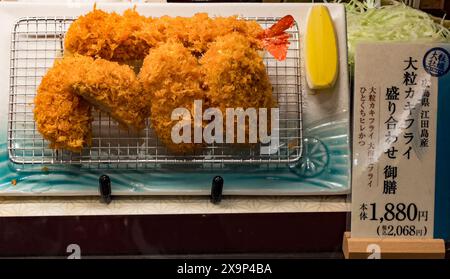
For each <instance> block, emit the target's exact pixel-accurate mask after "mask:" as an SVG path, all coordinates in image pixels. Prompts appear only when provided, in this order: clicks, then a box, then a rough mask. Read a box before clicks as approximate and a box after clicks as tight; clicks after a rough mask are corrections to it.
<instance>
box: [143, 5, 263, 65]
mask: <svg viewBox="0 0 450 279" xmlns="http://www.w3.org/2000/svg"><path fill="white" fill-rule="evenodd" d="M231 32H238V33H240V34H242V35H244V36H246V37H248V38H249V41H250V42H251V44H252V47H258V48H260V47H262V45H261V42H260V40H258V39H257V36H258V34H260V33H261V32H263V29H262V27H261V26H260V25H259V24H258V23H257V22H256V21H253V20H244V19H238V18H237V17H236V16H230V17H216V18H210V17H209V16H208V14H207V13H197V14H195V15H194V16H192V17H170V16H163V17H160V18H154V19H153V20H152V22H151V23H150V24H148V25H145V26H144V28H143V29H142V31H140V32H137V36H139V37H141V38H142V39H144V40H145V41H146V42H147V44H149V45H153V46H154V45H158V43H161V42H162V41H168V40H178V41H179V42H181V43H182V44H183V45H184V46H185V47H186V48H187V49H189V50H190V51H191V52H192V53H193V54H194V55H195V56H201V55H202V54H203V53H205V52H206V51H207V50H208V46H209V44H210V43H212V42H214V41H215V40H216V38H218V37H221V36H223V35H226V34H229V33H231Z"/></svg>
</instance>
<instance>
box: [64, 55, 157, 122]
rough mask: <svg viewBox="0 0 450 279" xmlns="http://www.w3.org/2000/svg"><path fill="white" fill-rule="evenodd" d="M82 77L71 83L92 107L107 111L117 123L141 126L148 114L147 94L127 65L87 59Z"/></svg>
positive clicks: (76, 91)
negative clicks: (143, 92)
mask: <svg viewBox="0 0 450 279" xmlns="http://www.w3.org/2000/svg"><path fill="white" fill-rule="evenodd" d="M91 61H92V62H91V64H90V65H89V66H88V68H87V69H86V73H85V77H84V78H83V79H82V80H79V81H77V82H76V83H74V85H73V88H74V89H75V93H77V94H78V95H79V96H81V97H83V98H84V99H85V100H87V101H88V102H89V103H91V104H93V105H94V106H95V107H97V108H99V109H101V110H103V111H105V112H108V113H109V114H110V115H111V117H112V118H114V119H115V120H117V121H118V122H119V123H120V124H122V125H124V126H127V127H129V128H133V129H135V130H141V129H143V128H145V120H146V119H147V117H148V116H149V110H150V105H149V103H150V101H149V98H148V97H149V95H148V94H142V87H141V83H140V82H139V81H138V79H137V77H136V74H135V73H134V71H133V70H132V69H131V68H130V67H129V66H127V65H119V64H118V63H117V62H111V61H107V60H104V59H100V58H99V59H95V60H93V59H92V60H91Z"/></svg>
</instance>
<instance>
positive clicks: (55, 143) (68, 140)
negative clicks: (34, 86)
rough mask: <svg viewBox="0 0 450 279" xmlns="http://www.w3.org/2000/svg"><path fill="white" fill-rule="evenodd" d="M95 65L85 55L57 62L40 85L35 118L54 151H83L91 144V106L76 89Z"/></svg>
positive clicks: (35, 103) (35, 101)
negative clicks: (55, 149) (62, 149)
mask: <svg viewBox="0 0 450 279" xmlns="http://www.w3.org/2000/svg"><path fill="white" fill-rule="evenodd" d="M91 65H92V59H91V58H89V57H84V56H76V57H67V58H64V59H60V60H56V61H55V64H54V65H53V67H52V68H51V69H50V70H49V71H48V72H47V74H46V75H45V76H44V78H43V79H42V82H41V84H40V85H39V88H38V90H37V94H36V98H35V100H34V105H35V108H34V118H35V120H36V124H37V129H38V131H39V132H40V133H41V134H42V135H43V137H44V138H46V139H48V140H49V141H50V142H51V147H52V148H65V149H68V150H71V151H75V152H79V151H80V150H81V149H82V147H83V146H85V145H89V144H90V142H91V136H92V131H91V122H92V118H91V106H90V104H89V103H88V102H87V101H85V100H84V99H83V98H81V97H79V96H78V95H76V94H74V90H73V85H74V84H76V83H77V82H80V81H81V80H83V76H84V75H85V72H86V71H87V69H88V68H89V67H90V66H91Z"/></svg>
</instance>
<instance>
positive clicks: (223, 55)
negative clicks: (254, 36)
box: [200, 32, 276, 142]
mask: <svg viewBox="0 0 450 279" xmlns="http://www.w3.org/2000/svg"><path fill="white" fill-rule="evenodd" d="M200 64H201V65H202V72H203V74H204V76H205V79H204V84H205V86H206V88H207V98H208V100H209V104H210V106H211V107H217V108H220V110H221V111H222V114H223V117H224V124H226V121H227V119H226V109H227V108H243V109H244V110H245V109H247V108H255V109H256V110H258V109H259V108H267V109H268V112H269V113H270V108H273V107H275V106H276V101H275V99H274V98H273V97H272V85H271V84H270V81H269V76H268V75H267V72H266V67H265V65H264V63H263V59H262V57H261V56H260V54H259V53H258V51H257V50H256V49H255V48H252V47H251V41H250V40H248V39H247V38H246V37H245V36H243V35H241V34H239V33H237V32H233V33H230V34H228V35H225V36H222V37H219V38H217V39H216V41H215V42H214V43H212V44H211V45H210V47H209V49H208V51H207V52H206V53H205V55H204V56H203V57H202V58H201V59H200ZM233 122H234V123H235V125H234V126H235V127H236V123H237V119H236V118H235V119H234V121H233ZM248 128H249V125H246V129H245V130H246V137H248V133H249V129H248ZM224 129H225V127H224ZM224 131H225V130H224ZM236 136H237V133H235V137H236ZM235 142H237V140H236V138H235Z"/></svg>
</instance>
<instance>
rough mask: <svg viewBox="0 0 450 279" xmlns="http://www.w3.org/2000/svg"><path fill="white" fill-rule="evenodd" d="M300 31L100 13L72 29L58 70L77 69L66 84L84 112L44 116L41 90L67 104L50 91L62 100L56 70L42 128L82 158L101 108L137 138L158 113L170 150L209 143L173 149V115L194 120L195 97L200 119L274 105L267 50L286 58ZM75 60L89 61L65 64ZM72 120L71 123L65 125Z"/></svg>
mask: <svg viewBox="0 0 450 279" xmlns="http://www.w3.org/2000/svg"><path fill="white" fill-rule="evenodd" d="M293 24H294V20H293V18H292V17H291V16H287V17H285V18H283V19H282V20H280V21H279V22H278V23H276V24H274V25H273V26H271V27H270V28H269V29H267V30H264V29H263V28H262V27H261V25H259V24H258V23H257V22H256V21H252V20H243V19H238V18H237V17H217V18H210V17H208V15H207V14H205V13H199V14H196V15H194V16H192V17H169V16H163V17H160V18H150V17H144V16H141V15H139V14H138V13H137V12H136V11H135V10H127V11H125V12H124V14H123V15H119V14H117V13H114V12H113V13H107V12H104V11H101V10H98V9H96V8H95V7H94V10H93V11H91V12H90V13H88V14H86V15H84V16H81V17H79V18H78V19H77V20H76V21H75V22H73V23H72V25H71V26H70V28H69V30H68V32H67V34H66V36H65V41H64V45H65V53H64V57H63V58H62V59H61V62H57V64H56V65H58V66H56V65H55V67H58V69H60V71H67V72H68V73H71V72H72V71H73V73H74V74H71V75H70V77H68V78H65V77H59V78H60V79H61V82H63V84H64V85H65V86H64V96H65V98H69V99H73V100H76V101H77V102H76V105H73V106H71V107H70V110H60V109H58V110H54V112H53V115H52V116H53V117H51V118H49V117H46V118H43V116H42V114H44V115H45V112H44V113H43V112H41V109H40V106H41V104H43V102H42V101H40V100H41V99H43V94H44V93H41V92H42V91H43V90H44V89H45V90H46V91H45V94H46V95H45V96H48V97H47V98H58V97H59V96H52V92H53V93H54V94H59V93H58V92H57V90H58V88H59V87H60V83H58V84H47V82H46V81H47V80H48V79H51V76H52V75H53V73H54V71H56V69H55V68H53V69H51V70H50V71H49V72H48V73H47V74H46V76H45V77H44V79H43V83H42V84H41V86H40V90H39V92H38V94H37V97H36V101H35V102H36V109H35V119H36V121H37V122H38V126H39V129H38V130H39V131H40V132H41V133H42V135H43V136H44V138H46V139H47V140H49V141H50V142H51V143H52V144H51V146H52V147H53V148H65V149H68V150H71V151H80V150H81V148H82V147H83V146H89V144H90V140H89V139H90V137H91V135H90V134H91V132H90V115H89V109H90V106H93V107H95V108H96V109H99V110H101V111H104V112H106V113H108V114H109V115H110V116H111V117H112V118H113V119H115V120H116V121H118V122H119V123H120V124H122V126H124V127H128V128H131V129H134V130H137V131H139V130H142V129H144V128H145V121H146V119H147V118H148V117H149V116H150V120H151V127H152V128H153V130H154V132H155V134H156V135H157V137H158V138H159V139H160V140H161V142H162V143H163V144H164V145H165V146H166V147H167V148H168V150H169V151H170V152H173V153H176V154H189V153H192V152H193V151H194V150H195V149H196V148H197V147H200V146H202V145H203V144H202V143H198V142H195V143H184V142H183V143H182V144H180V143H179V142H176V143H174V142H173V139H172V135H171V132H172V128H173V126H174V125H175V124H176V123H177V121H176V120H174V119H173V117H172V113H173V111H174V110H175V109H177V108H179V107H182V108H186V109H188V110H189V111H190V112H191V115H194V102H195V101H196V100H201V101H202V108H201V112H202V113H203V111H204V110H206V109H208V108H209V107H217V108H220V110H221V111H222V113H223V114H225V110H226V108H244V109H246V108H255V109H256V110H258V109H259V108H267V109H270V108H273V107H276V103H277V102H276V100H275V98H273V96H272V86H271V84H270V81H269V77H268V74H267V70H266V67H265V65H264V63H263V55H264V54H263V52H262V51H263V50H264V49H267V50H269V52H270V53H272V54H273V55H274V56H275V58H276V59H278V60H284V59H285V58H286V52H287V47H288V45H289V41H288V38H289V35H288V34H287V33H285V30H286V29H288V28H290V27H291V26H292V25H293ZM74 60H75V61H76V60H79V61H80V62H82V63H80V65H76V64H77V63H76V62H75V63H72V64H71V63H68V62H66V61H74ZM74 64H75V65H74ZM141 65H142V66H141ZM52 87H55V88H52ZM59 98H60V97H59ZM46 105H48V106H52V103H50V102H49V103H46ZM59 113H60V114H61V115H59ZM81 116H83V117H81ZM64 117H66V118H69V119H68V120H67V121H66V123H64V125H61V124H60V123H59V122H60V120H61V118H64ZM192 120H193V119H192ZM195 125H201V126H202V128H203V126H204V123H203V122H202V123H200V124H199V123H196V124H194V126H193V127H191V128H192V130H194V129H195ZM72 126H73V127H72ZM47 127H52V130H51V132H49V131H47V130H48V128H47ZM79 130H81V131H83V133H80V132H79ZM72 131H73V132H74V135H72V134H71V132H72ZM66 134H68V135H66ZM247 134H248V132H247Z"/></svg>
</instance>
